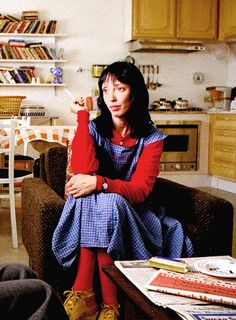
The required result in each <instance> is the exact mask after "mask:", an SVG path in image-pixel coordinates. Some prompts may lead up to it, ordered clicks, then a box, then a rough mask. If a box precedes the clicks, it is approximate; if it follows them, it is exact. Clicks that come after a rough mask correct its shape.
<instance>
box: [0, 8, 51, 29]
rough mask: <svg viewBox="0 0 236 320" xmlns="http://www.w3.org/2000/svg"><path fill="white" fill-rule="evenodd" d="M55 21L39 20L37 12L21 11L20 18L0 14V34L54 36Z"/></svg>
mask: <svg viewBox="0 0 236 320" xmlns="http://www.w3.org/2000/svg"><path fill="white" fill-rule="evenodd" d="M56 31H57V20H49V21H45V20H40V19H39V18H38V11H23V13H22V16H21V18H18V17H16V16H12V15H9V14H7V15H1V14H0V33H23V34H24V33H30V34H31V33H32V34H55V33H56Z"/></svg>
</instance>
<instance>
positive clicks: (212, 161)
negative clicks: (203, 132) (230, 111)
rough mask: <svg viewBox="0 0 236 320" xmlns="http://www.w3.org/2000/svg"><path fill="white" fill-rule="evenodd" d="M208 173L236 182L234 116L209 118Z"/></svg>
mask: <svg viewBox="0 0 236 320" xmlns="http://www.w3.org/2000/svg"><path fill="white" fill-rule="evenodd" d="M209 173H210V174H212V175H215V176H219V177H222V178H226V179H230V180H234V181H236V114H234V115H226V114H225V115H211V116H210V149H209Z"/></svg>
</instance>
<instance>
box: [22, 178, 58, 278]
mask: <svg viewBox="0 0 236 320" xmlns="http://www.w3.org/2000/svg"><path fill="white" fill-rule="evenodd" d="M63 206H64V200H63V199H62V198H61V197H60V196H59V195H58V194H57V193H56V192H54V191H53V190H52V189H51V188H50V187H49V186H48V185H47V184H46V183H45V182H44V181H42V180H41V179H40V178H29V179H24V181H23V183H22V240H23V244H24V246H25V248H26V251H27V253H28V255H29V259H30V265H31V267H32V268H33V269H34V270H35V271H36V272H37V274H38V276H39V277H40V279H42V280H45V281H47V282H48V283H51V284H53V283H52V282H53V280H54V279H55V278H57V274H60V273H61V271H62V270H61V268H60V266H59V264H58V263H57V261H56V259H55V258H54V255H53V253H52V250H51V240H52V235H53V231H54V230H55V228H56V225H57V223H58V220H59V218H60V215H61V213H62V210H63Z"/></svg>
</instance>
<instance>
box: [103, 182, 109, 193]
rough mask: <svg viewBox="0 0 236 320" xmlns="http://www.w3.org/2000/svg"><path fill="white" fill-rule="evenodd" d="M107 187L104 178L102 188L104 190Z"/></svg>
mask: <svg viewBox="0 0 236 320" xmlns="http://www.w3.org/2000/svg"><path fill="white" fill-rule="evenodd" d="M107 188H108V183H107V182H106V180H104V182H103V184H102V190H103V191H106V190H107Z"/></svg>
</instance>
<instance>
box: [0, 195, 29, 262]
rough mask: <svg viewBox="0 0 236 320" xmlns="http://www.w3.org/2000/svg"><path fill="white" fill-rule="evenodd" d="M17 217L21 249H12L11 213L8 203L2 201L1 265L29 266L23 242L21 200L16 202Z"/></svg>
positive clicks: (0, 222) (0, 228) (0, 216)
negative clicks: (18, 264)
mask: <svg viewBox="0 0 236 320" xmlns="http://www.w3.org/2000/svg"><path fill="white" fill-rule="evenodd" d="M16 216H17V228H18V238H19V239H18V240H19V248H18V249H13V248H12V239H11V226H10V212H9V208H8V203H7V201H1V207H0V263H7V262H21V263H24V264H27V265H28V261H29V258H28V255H27V253H26V250H25V248H24V246H23V243H22V240H21V208H20V199H19V200H17V201H16Z"/></svg>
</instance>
